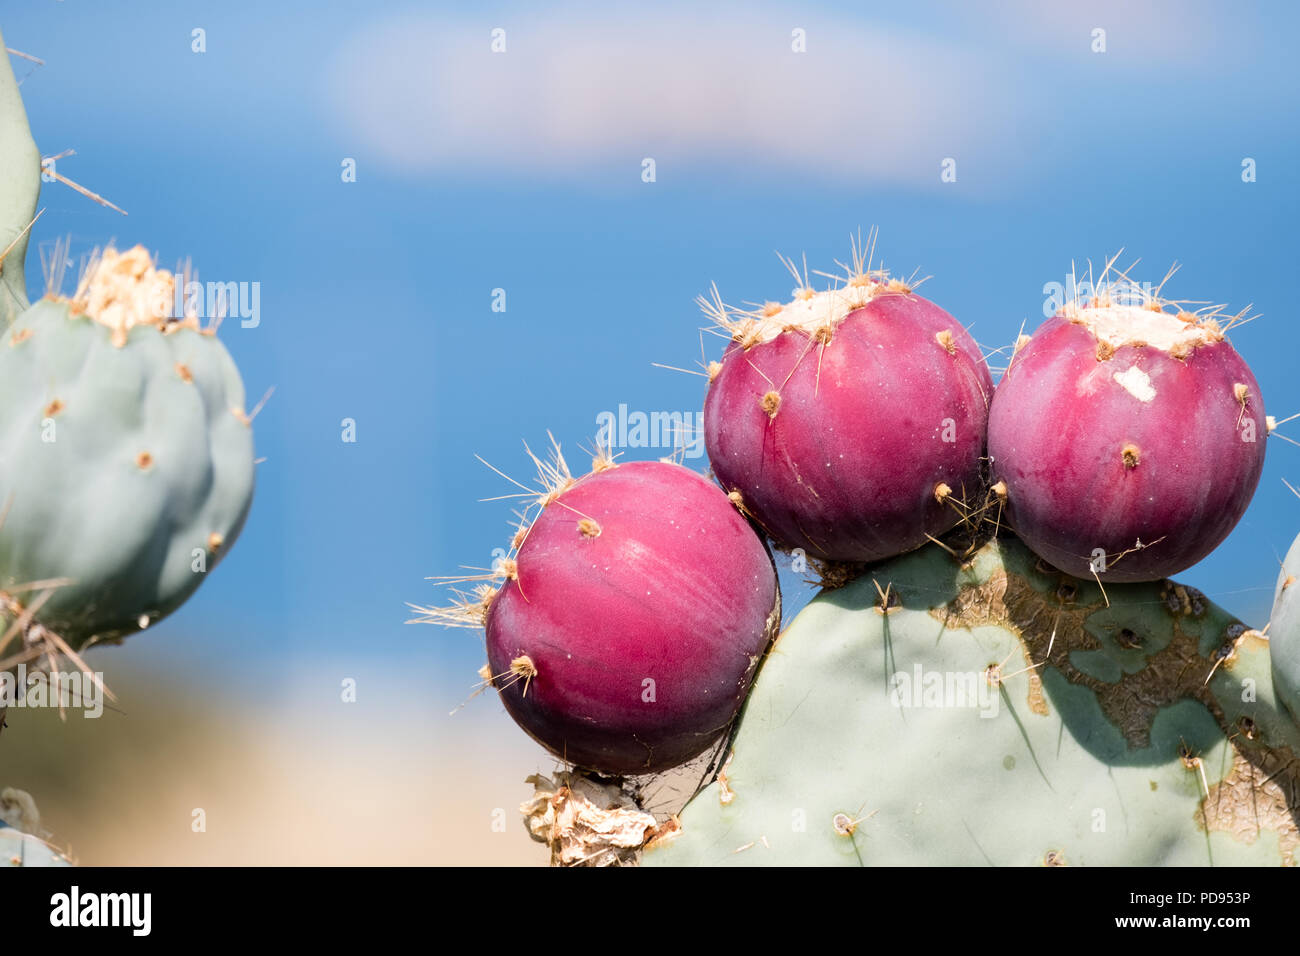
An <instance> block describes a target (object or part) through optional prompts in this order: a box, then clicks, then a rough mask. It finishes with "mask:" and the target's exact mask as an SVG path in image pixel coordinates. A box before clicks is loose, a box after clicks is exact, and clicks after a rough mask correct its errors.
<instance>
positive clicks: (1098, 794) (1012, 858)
mask: <svg viewBox="0 0 1300 956" xmlns="http://www.w3.org/2000/svg"><path fill="white" fill-rule="evenodd" d="M882 592H885V593H887V594H888V595H889V596H890V598H889V602H888V603H889V604H891V605H895V606H893V607H892V608H891V609H890V610H889V611H888V613H887V614H886V613H882V610H881V605H882V601H881V593H882ZM1106 594H1107V596H1108V597H1109V601H1110V603H1109V606H1107V604H1106V600H1105V598H1103V596H1102V591H1101V589H1100V588H1099V587H1098V586H1097V585H1096V584H1094V583H1092V582H1086V581H1081V580H1076V579H1073V578H1070V577H1067V576H1065V575H1062V574H1059V573H1056V572H1055V571H1053V570H1052V569H1050V568H1048V567H1047V566H1046V565H1044V564H1042V563H1040V562H1037V561H1036V559H1035V557H1034V555H1032V554H1031V553H1030V552H1029V551H1028V550H1027V549H1026V548H1025V547H1024V546H1023V545H1022V544H1021V543H1020V542H1018V541H1016V540H1015V539H1014V538H1013V537H1011V536H1009V535H1005V533H1004V535H1003V536H1002V537H1000V538H998V539H995V540H994V541H991V542H989V543H988V544H986V545H985V546H984V547H983V549H982V550H980V551H979V552H978V553H977V554H976V555H974V557H973V558H972V559H971V560H970V561H969V562H967V563H966V564H959V563H958V562H957V561H956V560H954V559H953V558H952V557H951V556H950V555H949V554H948V553H947V552H945V551H944V550H942V549H941V548H940V547H938V546H932V547H927V548H924V549H922V550H920V551H917V552H914V553H912V554H909V555H906V556H904V557H901V558H897V559H895V560H893V561H890V562H887V563H885V564H883V565H880V566H878V567H875V568H873V569H871V570H870V571H869V572H868V573H866V574H864V575H863V576H861V577H859V578H858V579H857V580H855V581H853V582H852V583H850V584H849V585H847V586H846V587H844V588H841V589H839V590H835V591H827V592H824V593H823V594H822V595H821V596H819V597H817V598H816V599H815V600H814V601H813V602H812V603H811V604H810V605H809V606H808V607H807V608H805V609H804V610H803V611H802V612H801V613H800V614H799V616H798V617H797V618H796V619H795V620H794V621H793V622H792V623H791V624H790V626H789V627H788V628H787V629H786V630H785V632H783V633H782V635H781V636H780V638H779V639H778V640H777V642H776V644H775V646H774V647H773V649H772V652H771V653H770V654H769V655H768V657H767V659H766V661H765V663H764V665H763V668H762V670H761V672H760V673H759V675H758V677H757V679H756V681H755V683H754V689H753V691H752V693H751V695H750V698H749V700H748V701H747V702H746V704H745V708H744V711H743V712H742V715H741V719H740V724H739V728H738V731H737V733H736V736H735V738H734V742H733V746H732V757H731V759H730V761H729V762H728V763H725V764H724V766H723V770H722V774H721V776H720V778H719V779H718V780H717V781H716V782H714V783H713V784H711V785H710V786H708V787H706V788H705V789H704V790H702V791H701V792H700V793H699V794H698V795H697V796H696V797H695V798H694V799H693V800H692V801H691V802H690V803H689V804H688V805H687V806H686V808H685V810H683V811H682V813H681V814H680V820H679V822H680V826H679V827H678V828H677V830H676V832H675V833H674V834H673V835H671V836H668V837H666V838H663V839H660V840H658V841H655V842H652V843H651V844H650V845H649V847H648V850H647V852H646V853H645V854H644V856H643V859H642V862H643V863H645V864H651V865H654V864H659V865H691V864H719V865H782V864H784V865H834V864H843V865H849V866H860V865H864V864H867V865H904V866H907V865H910V866H916V865H955V866H961V865H972V866H982V865H1022V866H1038V865H1062V864H1063V865H1072V866H1073V865H1085V866H1087V865H1111V866H1113V865H1132V866H1150V865H1211V864H1212V865H1218V866H1224V865H1229V866H1230V865H1246V864H1249V865H1260V864H1271V865H1277V864H1295V863H1296V862H1297V854H1298V853H1300V833H1298V832H1297V823H1298V822H1300V805H1297V800H1300V727H1297V726H1296V725H1295V724H1294V723H1293V722H1292V721H1291V720H1290V719H1288V717H1287V715H1286V713H1285V712H1284V711H1283V710H1282V709H1281V707H1280V706H1279V704H1278V702H1277V700H1276V698H1275V696H1274V689H1273V685H1272V682H1271V681H1270V679H1269V671H1268V645H1267V642H1266V641H1265V640H1263V639H1262V638H1261V636H1260V634H1259V633H1258V632H1257V631H1252V630H1248V629H1247V628H1246V627H1245V626H1244V625H1242V624H1241V623H1240V622H1238V621H1236V620H1234V619H1233V618H1232V617H1231V616H1229V615H1228V614H1226V613H1224V612H1223V611H1222V610H1220V609H1219V608H1217V607H1216V606H1214V605H1213V604H1212V603H1210V602H1209V601H1207V600H1205V598H1204V597H1203V596H1201V595H1199V594H1198V593H1196V592H1195V591H1193V590H1191V589H1188V588H1184V587H1180V586H1177V585H1173V584H1170V583H1168V582H1164V583H1159V584H1157V583H1152V584H1128V585H1114V586H1108V587H1107V588H1106ZM995 675H996V676H995ZM990 679H992V681H993V683H990Z"/></svg>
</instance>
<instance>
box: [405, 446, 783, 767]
mask: <svg viewBox="0 0 1300 956" xmlns="http://www.w3.org/2000/svg"><path fill="white" fill-rule="evenodd" d="M539 464H540V463H539ZM540 470H541V471H542V475H543V482H544V485H545V490H544V492H543V493H542V494H541V495H540V496H539V497H538V499H537V502H536V503H537V504H539V505H540V506H541V511H540V513H539V514H537V516H536V518H535V520H533V521H531V523H527V521H525V523H524V524H523V525H522V526H521V528H520V530H519V532H518V534H516V536H515V541H514V548H513V549H512V553H511V556H510V557H509V558H507V559H505V560H503V561H500V562H498V566H497V568H496V569H495V571H494V577H495V578H496V579H497V580H500V581H501V582H502V583H501V585H500V587H499V588H497V587H494V586H493V585H482V586H480V589H479V591H478V592H477V594H476V595H475V596H474V598H473V599H472V600H469V601H465V602H463V603H462V604H461V605H460V606H459V608H458V609H451V610H450V611H440V610H438V609H430V610H429V611H428V612H427V613H426V617H425V618H424V619H425V620H435V621H442V622H443V623H464V622H465V619H466V618H468V620H469V622H470V623H479V622H481V623H482V624H483V625H484V626H485V628H486V632H487V654H488V666H487V670H486V672H485V674H484V677H485V679H486V680H488V681H489V682H490V683H491V684H492V685H493V686H495V687H496V688H497V690H498V691H499V692H500V695H501V700H502V701H503V703H504V704H505V707H506V710H507V711H508V712H509V713H510V715H511V716H512V717H513V718H514V720H515V721H516V723H518V724H519V725H520V726H521V727H522V728H523V729H524V730H525V731H527V732H528V733H529V734H530V735H531V736H532V737H533V738H534V739H536V740H537V741H538V742H539V743H541V744H542V745H544V746H545V747H547V748H548V749H550V750H551V751H552V752H554V753H555V754H557V755H558V756H560V757H562V758H564V759H565V760H567V761H569V762H570V763H573V764H575V765H577V766H579V767H582V768H585V769H590V770H595V771H599V772H602V773H606V774H618V775H623V774H638V773H651V772H657V771H661V770H665V769H667V768H669V767H673V766H676V765H677V764H680V763H682V762H684V761H686V760H689V759H690V758H692V757H695V756H697V755H698V754H700V753H702V752H703V751H705V750H706V749H707V748H708V747H709V746H710V745H712V744H714V743H715V742H717V740H718V739H719V737H721V735H722V734H723V732H724V731H725V730H726V729H727V727H728V726H729V725H730V724H731V722H732V721H733V719H734V718H735V716H736V714H737V712H738V711H739V709H740V705H741V704H742V703H743V701H744V699H745V695H746V693H747V691H748V689H749V685H750V681H751V679H752V677H753V675H754V672H755V670H756V668H757V666H758V662H759V660H760V659H761V657H762V655H763V653H764V651H765V649H766V648H767V645H768V643H769V641H770V640H771V638H772V637H773V636H774V635H775V633H776V628H777V626H778V624H779V621H780V592H779V589H778V587H777V579H776V569H775V566H774V564H773V563H772V558H771V555H770V554H769V552H768V550H767V548H766V547H765V545H764V544H763V542H762V540H761V538H760V537H759V536H758V534H757V533H756V532H755V531H754V529H753V528H752V527H751V525H750V524H749V522H748V521H746V520H745V518H744V517H743V516H742V515H741V514H740V513H739V512H738V511H737V510H736V509H735V508H734V507H733V506H732V504H731V502H730V501H728V500H727V497H726V496H725V495H724V494H722V493H721V492H720V491H719V490H718V488H717V487H716V486H715V485H713V484H712V483H711V482H709V481H708V480H707V479H705V478H704V477H702V476H701V475H698V474H696V473H695V472H692V471H690V470H689V469H687V468H685V467H683V466H682V465H678V464H675V463H672V462H631V463H627V464H620V465H616V464H615V463H614V462H613V460H612V458H611V457H609V456H608V454H605V453H600V452H598V454H597V456H596V459H595V461H594V463H593V470H592V472H591V473H590V474H588V475H585V476H582V477H579V478H574V477H572V476H571V474H570V473H569V470H568V468H567V466H566V465H565V464H564V459H563V458H562V457H561V456H560V455H559V450H558V448H557V449H556V454H555V457H554V459H553V461H552V462H551V463H547V464H544V465H541V467H540ZM457 617H459V618H460V620H454V618H457ZM449 618H453V619H450V620H449Z"/></svg>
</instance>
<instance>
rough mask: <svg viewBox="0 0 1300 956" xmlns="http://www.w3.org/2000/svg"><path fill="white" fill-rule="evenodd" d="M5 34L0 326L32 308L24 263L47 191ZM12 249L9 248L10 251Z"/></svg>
mask: <svg viewBox="0 0 1300 956" xmlns="http://www.w3.org/2000/svg"><path fill="white" fill-rule="evenodd" d="M4 50H5V43H4V36H3V35H0V253H5V255H4V258H3V260H0V328H3V327H4V326H6V325H8V324H9V323H10V322H12V321H13V319H14V317H15V316H16V315H17V314H18V313H19V312H21V311H22V310H23V309H25V308H27V290H26V286H25V282H24V279H23V264H24V262H25V259H26V255H27V240H28V233H27V232H26V230H27V228H28V226H29V225H30V224H31V222H32V219H33V217H35V215H36V197H37V195H38V194H39V193H40V191H41V154H40V153H39V152H38V151H37V149H36V144H35V143H34V142H33V141H32V134H31V130H30V129H28V127H27V114H26V112H25V111H24V110H23V101H22V97H21V96H19V94H18V84H17V83H16V82H15V81H14V74H13V70H12V69H11V68H10V66H9V56H8V54H6V53H5V52H4ZM6 249H7V250H8V252H7V253H6V252H5V250H6Z"/></svg>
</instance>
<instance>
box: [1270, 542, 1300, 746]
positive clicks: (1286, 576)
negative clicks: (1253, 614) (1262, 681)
mask: <svg viewBox="0 0 1300 956" xmlns="http://www.w3.org/2000/svg"><path fill="white" fill-rule="evenodd" d="M1268 647H1269V656H1270V658H1271V659H1272V662H1273V683H1274V684H1276V685H1277V695H1278V697H1280V698H1281V699H1282V703H1283V704H1285V705H1286V707H1287V709H1288V710H1290V711H1291V715H1292V716H1293V717H1294V718H1295V719H1296V721H1297V722H1298V723H1300V537H1297V538H1296V539H1295V542H1294V543H1293V544H1292V545H1291V550H1290V551H1288V552H1287V555H1286V560H1285V561H1283V562H1282V572H1281V573H1280V574H1279V575H1278V578H1277V593H1276V595H1275V597H1274V599H1273V616H1272V618H1271V619H1270V621H1269V625H1268Z"/></svg>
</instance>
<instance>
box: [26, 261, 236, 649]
mask: <svg viewBox="0 0 1300 956" xmlns="http://www.w3.org/2000/svg"><path fill="white" fill-rule="evenodd" d="M174 281H175V280H174V277H173V276H172V275H171V274H170V273H168V272H166V271H164V270H158V269H155V268H154V266H153V262H152V260H151V259H150V257H149V256H148V254H147V253H146V252H145V251H144V249H143V248H141V247H139V246H137V247H136V248H134V249H131V250H129V251H127V252H125V253H122V254H118V253H117V252H115V251H114V250H112V249H108V250H105V251H104V252H103V253H102V254H101V256H100V258H99V259H98V260H97V261H96V262H93V263H92V264H91V265H90V267H89V268H88V269H87V271H86V274H85V276H84V278H83V279H82V281H81V283H80V285H79V287H78V289H77V291H76V293H75V294H74V295H73V296H72V297H70V298H63V297H60V296H58V295H47V296H46V297H44V298H42V299H41V300H40V301H39V302H37V303H36V304H35V305H33V306H31V307H30V308H29V309H28V310H27V311H26V312H24V313H23V314H22V315H20V316H19V317H18V319H17V320H16V321H15V322H14V323H13V325H11V326H10V327H9V329H8V331H7V332H6V333H5V335H4V340H3V343H0V501H6V502H9V510H8V514H7V516H6V518H5V521H4V525H3V527H2V528H0V589H4V590H6V591H8V592H11V593H13V592H14V589H15V588H18V587H19V586H21V585H22V584H23V583H24V582H31V581H36V580H46V579H54V578H61V579H65V583H64V584H62V586H60V587H58V588H56V589H54V590H53V591H52V593H50V595H49V597H48V600H47V601H46V603H45V604H44V605H43V606H42V607H41V608H40V610H39V611H38V612H37V613H36V620H37V622H38V623H40V624H41V625H42V626H44V627H46V628H47V629H50V630H53V631H55V632H57V633H58V634H59V635H61V636H62V638H63V640H65V641H66V642H67V643H68V644H69V645H70V646H71V647H72V648H73V649H76V648H79V647H81V646H83V645H84V644H85V643H86V642H87V641H90V640H91V639H111V638H115V637H118V636H121V635H122V634H126V633H130V632H133V631H135V630H138V629H139V628H141V627H144V626H147V625H148V624H150V623H152V622H153V621H155V620H157V619H158V618H160V617H162V616H164V615H166V614H168V613H170V612H171V611H173V610H175V609H176V608H177V607H179V606H180V604H181V603H182V602H184V601H185V599H186V598H188V597H189V596H190V594H191V593H193V591H194V590H195V588H197V587H198V586H199V584H200V583H201V582H202V580H203V578H204V575H205V574H206V572H207V571H209V570H211V568H212V567H213V566H214V565H215V564H216V562H217V560H218V559H219V558H220V556H221V555H222V554H223V553H224V552H225V550H226V549H227V548H228V547H229V545H230V544H232V543H233V542H234V540H235V537H236V535H238V533H239V531H240V528H241V527H242V525H243V522H244V518H245V516H246V515H247V513H248V508H249V504H250V501H251V498H252V493H253V436H252V430H251V428H250V427H249V418H248V415H247V414H246V413H245V410H244V388H243V384H242V382H241V381H240V377H239V372H238V370H237V369H236V368H235V364H234V362H233V361H232V360H231V358H230V355H229V354H228V353H227V352H226V350H225V348H224V347H223V346H222V345H221V343H220V341H218V339H217V338H216V336H215V335H213V334H212V333H211V329H200V327H199V324H198V321H197V320H196V319H195V318H193V317H182V318H171V317H169V315H170V310H169V309H167V308H163V307H162V306H164V305H165V306H170V305H171V301H172V296H173V295H174Z"/></svg>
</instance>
